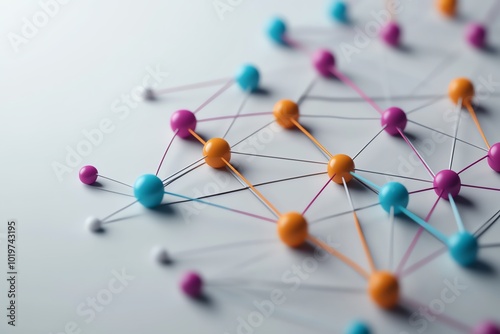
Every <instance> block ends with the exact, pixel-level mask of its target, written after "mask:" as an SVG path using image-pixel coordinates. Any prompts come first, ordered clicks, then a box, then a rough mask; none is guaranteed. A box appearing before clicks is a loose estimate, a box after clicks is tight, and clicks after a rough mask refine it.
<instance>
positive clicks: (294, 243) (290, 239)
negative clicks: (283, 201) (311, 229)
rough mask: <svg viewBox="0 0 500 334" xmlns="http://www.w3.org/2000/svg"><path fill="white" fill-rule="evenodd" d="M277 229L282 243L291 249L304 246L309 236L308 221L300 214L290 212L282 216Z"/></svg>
mask: <svg viewBox="0 0 500 334" xmlns="http://www.w3.org/2000/svg"><path fill="white" fill-rule="evenodd" d="M277 227H278V235H279V237H280V239H281V241H283V243H284V244H286V245H287V246H290V247H298V246H300V245H302V244H303V243H304V242H305V241H306V239H307V236H308V235H309V234H308V226H307V220H306V219H305V218H304V216H303V215H301V214H300V213H298V212H288V213H285V214H283V215H281V216H280V217H279V219H278V222H277Z"/></svg>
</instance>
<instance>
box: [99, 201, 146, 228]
mask: <svg viewBox="0 0 500 334" xmlns="http://www.w3.org/2000/svg"><path fill="white" fill-rule="evenodd" d="M137 202H139V201H138V200H135V201H133V202H132V203H130V204H127V205H126V206H124V207H123V208H121V209H118V210H116V211H115V212H113V213H111V214H109V215H107V216H106V217H104V218H103V219H102V220H101V221H102V222H103V223H106V220H107V219H109V218H111V217H113V216H114V215H116V214H118V213H120V212H122V211H123V210H125V209H127V208H129V207H131V206H132V205H134V204H135V203H137Z"/></svg>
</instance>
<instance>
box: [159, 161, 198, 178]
mask: <svg viewBox="0 0 500 334" xmlns="http://www.w3.org/2000/svg"><path fill="white" fill-rule="evenodd" d="M203 159H205V157H202V158H200V159H198V160H196V161H195V162H193V163H191V164H189V165H187V166H186V167H184V168H182V169H181V170H178V171H177V172H175V173H173V174H172V175H170V176H168V177H167V178H166V179H163V180H162V182H163V183H165V182H166V181H167V180H168V179H170V178H172V177H174V176H176V175H177V174H179V173H182V172H183V171H185V170H186V169H188V168H189V167H191V166H193V165H195V164H197V163H198V162H200V161H201V160H203Z"/></svg>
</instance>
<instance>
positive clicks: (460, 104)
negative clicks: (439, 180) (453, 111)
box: [449, 98, 462, 169]
mask: <svg viewBox="0 0 500 334" xmlns="http://www.w3.org/2000/svg"><path fill="white" fill-rule="evenodd" d="M457 109H458V110H457V112H458V119H457V124H456V125H455V134H454V135H453V144H452V146H451V156H450V167H449V169H451V167H452V166H453V157H454V156H455V146H456V145H457V135H458V128H459V126H460V118H461V117H460V116H461V115H462V113H461V112H460V111H461V109H462V99H461V98H460V99H459V100H458V103H457Z"/></svg>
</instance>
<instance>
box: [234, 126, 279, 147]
mask: <svg viewBox="0 0 500 334" xmlns="http://www.w3.org/2000/svg"><path fill="white" fill-rule="evenodd" d="M272 123H274V120H272V121H271V122H269V123H267V124H265V125H264V126H262V127H261V128H259V129H257V130H256V131H254V132H252V133H251V134H249V135H248V136H246V137H245V138H243V139H242V140H240V141H239V142H237V143H236V144H233V145H231V148H233V147H235V146H236V145H239V144H241V143H242V142H244V141H245V140H247V139H248V138H250V137H252V136H253V135H254V134H256V133H258V132H259V131H262V130H263V129H264V128H266V127H267V126H269V125H270V124H272Z"/></svg>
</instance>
